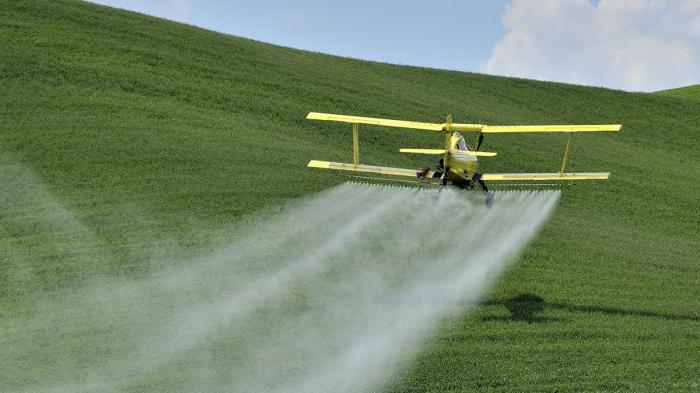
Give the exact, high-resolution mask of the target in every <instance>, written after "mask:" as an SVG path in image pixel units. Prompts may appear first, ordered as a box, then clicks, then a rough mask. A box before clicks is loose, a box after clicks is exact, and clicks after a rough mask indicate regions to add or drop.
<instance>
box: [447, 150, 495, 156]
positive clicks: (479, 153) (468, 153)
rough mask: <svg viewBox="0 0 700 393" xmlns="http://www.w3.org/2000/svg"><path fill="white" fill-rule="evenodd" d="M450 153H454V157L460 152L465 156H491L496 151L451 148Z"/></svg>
mask: <svg viewBox="0 0 700 393" xmlns="http://www.w3.org/2000/svg"><path fill="white" fill-rule="evenodd" d="M452 153H453V154H454V155H455V157H458V156H459V155H460V154H464V155H466V156H475V157H493V156H496V155H498V153H495V152H492V151H473V150H453V151H452Z"/></svg>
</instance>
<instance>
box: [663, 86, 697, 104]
mask: <svg viewBox="0 0 700 393" xmlns="http://www.w3.org/2000/svg"><path fill="white" fill-rule="evenodd" d="M656 94H661V95H665V96H671V97H678V98H689V99H693V100H700V85H693V86H685V87H679V88H677V89H669V90H663V91H659V92H657V93H656Z"/></svg>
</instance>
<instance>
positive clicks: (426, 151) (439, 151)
mask: <svg viewBox="0 0 700 393" xmlns="http://www.w3.org/2000/svg"><path fill="white" fill-rule="evenodd" d="M399 151H400V152H401V153H413V154H433V155H437V154H445V149H399Z"/></svg>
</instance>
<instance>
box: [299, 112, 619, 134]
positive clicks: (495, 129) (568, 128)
mask: <svg viewBox="0 0 700 393" xmlns="http://www.w3.org/2000/svg"><path fill="white" fill-rule="evenodd" d="M306 118H307V119H310V120H325V121H338V122H342V123H353V124H371V125H375V126H385V127H398V128H412V129H416V130H427V131H466V132H483V133H486V134H495V133H510V132H601V131H620V128H621V127H622V126H621V125H620V124H597V125H596V124H594V125H535V126H488V125H485V124H468V123H423V122H418V121H406V120H393V119H380V118H377V117H360V116H347V115H336V114H332V113H318V112H310V113H309V114H308V115H307V116H306Z"/></svg>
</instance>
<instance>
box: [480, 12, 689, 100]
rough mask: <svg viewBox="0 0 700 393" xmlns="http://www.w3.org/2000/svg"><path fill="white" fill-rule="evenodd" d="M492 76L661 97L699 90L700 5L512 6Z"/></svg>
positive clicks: (490, 67) (489, 68)
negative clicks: (674, 90)
mask: <svg viewBox="0 0 700 393" xmlns="http://www.w3.org/2000/svg"><path fill="white" fill-rule="evenodd" d="M502 22H503V25H504V27H505V29H506V34H505V36H504V37H503V38H501V40H500V41H499V42H498V43H496V45H495V46H494V48H493V52H492V54H491V57H490V58H489V59H488V61H486V62H485V63H484V64H483V65H482V71H483V72H486V73H489V74H498V75H509V76H519V77H525V78H534V79H543V80H552V81H560V82H569V83H579V84H585V85H593V86H606V87H612V88H618V89H624V90H635V91H656V90H661V89H665V88H671V87H676V86H682V85H689V84H694V83H695V84H697V83H700V0H599V1H598V2H595V3H594V2H591V1H590V0H513V1H512V2H511V4H509V6H508V7H507V9H506V11H505V13H504V15H503V17H502Z"/></svg>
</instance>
